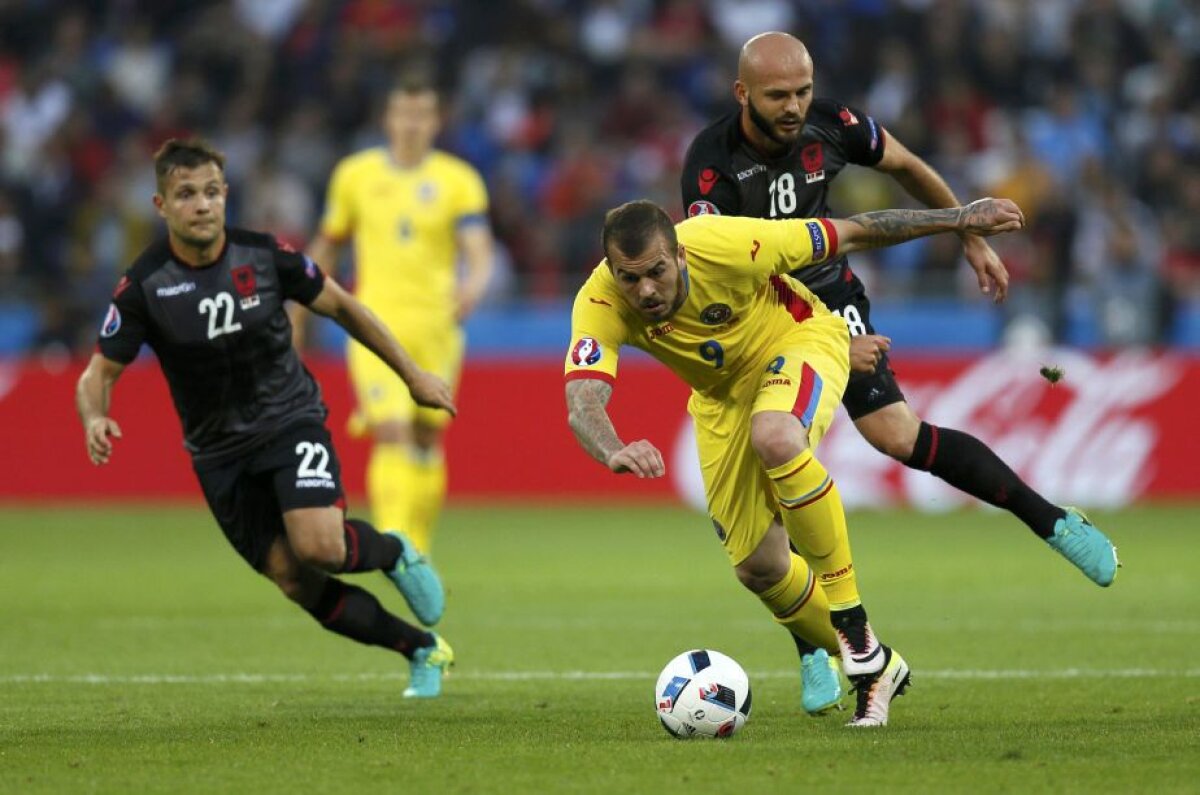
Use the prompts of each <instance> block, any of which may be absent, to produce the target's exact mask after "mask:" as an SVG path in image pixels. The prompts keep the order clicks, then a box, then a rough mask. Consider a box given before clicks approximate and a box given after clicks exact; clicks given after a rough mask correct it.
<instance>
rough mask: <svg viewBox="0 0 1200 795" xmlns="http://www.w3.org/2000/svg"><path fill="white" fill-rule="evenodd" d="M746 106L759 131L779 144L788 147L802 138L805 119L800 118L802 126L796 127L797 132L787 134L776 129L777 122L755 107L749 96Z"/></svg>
mask: <svg viewBox="0 0 1200 795" xmlns="http://www.w3.org/2000/svg"><path fill="white" fill-rule="evenodd" d="M746 108H747V110H749V112H750V121H751V122H752V123H753V124H754V126H755V127H757V128H758V131H759V132H761V133H762V134H763V135H765V136H767V138H769V139H771V140H772V141H774V142H775V143H777V144H779V146H781V147H785V148H786V147H789V146H792V145H793V144H795V143H796V142H797V141H799V140H800V134H801V133H803V132H804V119H800V126H798V127H797V128H796V132H794V133H788V134H786V135H785V134H784V133H781V132H779V131H778V130H777V129H775V124H774V123H773V122H772V121H771V120H770V119H768V118H767V117H766V116H764V115H763V114H762V113H761V112H760V111H759V109H758V108H756V107H754V101H753V100H752V99H750V98H749V97H746Z"/></svg>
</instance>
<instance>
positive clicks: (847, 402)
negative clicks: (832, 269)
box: [817, 268, 904, 420]
mask: <svg viewBox="0 0 1200 795" xmlns="http://www.w3.org/2000/svg"><path fill="white" fill-rule="evenodd" d="M846 273H847V274H849V276H850V278H849V280H848V281H843V280H839V281H838V282H836V283H835V284H833V285H830V286H829V287H824V288H822V289H821V290H819V291H817V297H818V298H820V299H821V300H822V301H823V302H824V303H825V306H827V307H829V310H830V311H831V312H833V313H834V314H836V315H840V316H841V318H842V319H843V320H845V321H846V325H847V326H849V327H850V334H851V336H858V335H859V334H874V333H875V327H874V326H872V325H871V302H870V300H868V298H867V291H866V288H865V287H864V286H863V283H862V282H861V281H859V280H858V277H857V276H855V275H854V273H853V272H852V271H850V269H849V268H847V269H846ZM903 402H904V393H903V392H901V391H900V384H898V383H896V374H895V373H894V372H892V365H891V361H890V360H889V359H888V356H887V354H886V353H885V354H883V356H881V357H880V358H879V364H878V365H876V367H875V372H873V373H858V372H851V373H850V380H849V382H847V384H846V393H845V394H844V395H842V405H843V406H845V407H846V413H847V414H849V415H850V419H852V420H857V419H858V418H859V417H865V416H866V415H868V414H870V413H871V412H873V411H878V410H879V409H881V408H883V407H884V406H890V405H891V404H892V403H903Z"/></svg>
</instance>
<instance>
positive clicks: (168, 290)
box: [154, 282, 196, 298]
mask: <svg viewBox="0 0 1200 795" xmlns="http://www.w3.org/2000/svg"><path fill="white" fill-rule="evenodd" d="M195 289H196V283H195V282H180V283H179V284H172V285H171V286H170V287H159V288H158V289H157V290H155V291H154V294H155V295H157V296H159V297H160V298H169V297H171V296H172V295H183V294H184V293H190V292H192V291H193V290H195Z"/></svg>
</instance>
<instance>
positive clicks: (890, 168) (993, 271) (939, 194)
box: [875, 130, 1008, 303]
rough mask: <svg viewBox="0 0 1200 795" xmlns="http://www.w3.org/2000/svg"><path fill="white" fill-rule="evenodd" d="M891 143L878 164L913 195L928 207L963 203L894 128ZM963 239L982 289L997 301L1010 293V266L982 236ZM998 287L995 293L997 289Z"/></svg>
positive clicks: (965, 233) (967, 234)
mask: <svg viewBox="0 0 1200 795" xmlns="http://www.w3.org/2000/svg"><path fill="white" fill-rule="evenodd" d="M886 134H887V146H886V147H885V149H884V152H883V159H882V160H880V161H879V163H877V164H876V165H875V168H876V170H878V171H882V172H883V173H885V174H887V175H889V176H890V177H891V178H892V179H894V180H896V182H897V183H899V185H900V186H901V187H903V188H904V190H905V192H907V193H908V195H909V196H912V197H913V198H914V199H916V200H917V201H919V202H921V203H922V204H924V205H925V206H926V207H934V208H937V207H956V206H958V204H959V201H958V198H957V197H956V196H955V195H954V191H953V190H951V188H950V186H949V185H948V184H947V183H946V180H945V179H943V178H942V175H941V174H939V173H938V172H937V170H935V169H934V167H933V166H931V165H929V164H928V163H926V162H925V161H924V160H922V159H921V158H920V157H918V156H917V155H915V154H913V153H912V152H911V151H909V149H908V147H906V146H905V145H904V144H902V143H900V141H899V140H898V139H897V138H896V136H894V135H892V133H891V131H890V130H888V131H886ZM959 237H960V238H962V244H963V255H964V256H965V257H966V260H967V264H968V265H970V266H971V270H973V271H975V276H976V278H977V279H978V280H979V291H980V292H982V293H985V294H986V293H992V299H993V300H994V301H995V302H996V303H1000V302H1002V301H1003V300H1004V299H1005V297H1006V296H1007V295H1008V269H1007V268H1005V267H1004V263H1003V262H1002V261H1001V260H1000V257H999V256H998V255H997V254H996V252H995V251H993V250H992V247H991V246H989V245H988V243H987V241H986V240H984V239H983V238H982V237H979V236H978V235H973V234H970V233H967V232H961V233H959ZM993 290H994V292H993Z"/></svg>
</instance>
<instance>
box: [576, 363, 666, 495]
mask: <svg viewBox="0 0 1200 795" xmlns="http://www.w3.org/2000/svg"><path fill="white" fill-rule="evenodd" d="M611 397H612V385H611V384H609V383H607V382H605V381H601V380H600V379H598V378H582V379H578V380H575V381H568V382H567V420H568V422H570V424H571V430H572V431H573V432H574V433H575V438H576V439H578V440H579V444H580V446H582V447H583V449H584V450H586V451H587V453H588V455H590V456H591V457H592V458H594V459H596V460H597V461H599V462H600V463H601V464H604V465H605V466H606V467H608V468H609V469H611V470H612V471H613V472H616V473H617V474H623V473H625V472H632V473H633V474H635V475H637V476H638V477H639V478H657V477H661V476H662V475H664V474H666V471H667V467H666V465H665V464H664V463H663V457H662V453H660V452H659V451H658V448H656V447H655V446H654V445H652V444H650V442H648V441H646V440H645V439H639V440H638V441H636V442H632V443H631V444H625V443H624V442H622V441H621V438H620V437H619V436H617V430H616V428H614V427H613V424H612V418H610V417H609V416H608V408H607V407H608V401H609V398H611Z"/></svg>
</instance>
